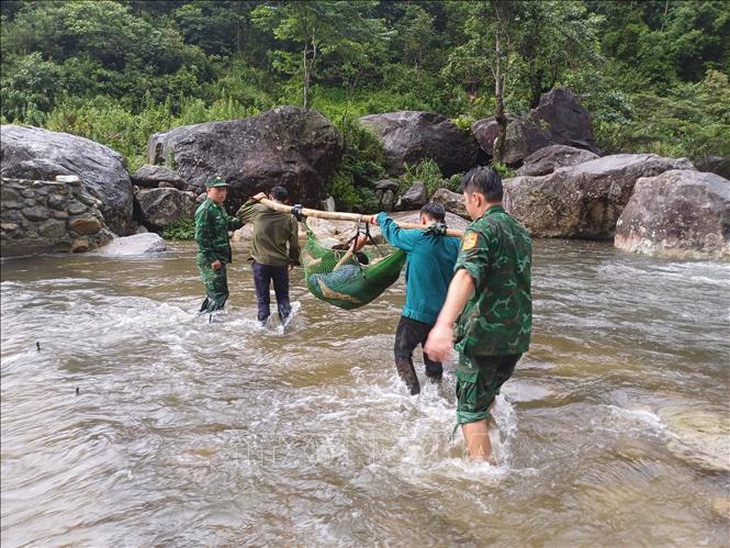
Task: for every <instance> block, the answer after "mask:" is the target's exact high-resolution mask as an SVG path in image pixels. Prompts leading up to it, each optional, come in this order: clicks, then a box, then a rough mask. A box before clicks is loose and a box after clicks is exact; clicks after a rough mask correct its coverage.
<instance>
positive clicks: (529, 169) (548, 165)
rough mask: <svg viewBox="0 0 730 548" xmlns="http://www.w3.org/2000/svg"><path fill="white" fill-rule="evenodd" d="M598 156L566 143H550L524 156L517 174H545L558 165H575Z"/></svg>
mask: <svg viewBox="0 0 730 548" xmlns="http://www.w3.org/2000/svg"><path fill="white" fill-rule="evenodd" d="M596 158H599V156H598V154H595V153H594V152H591V151H589V150H582V149H580V148H575V147H570V146H568V145H550V146H547V147H545V148H541V149H540V150H538V151H536V152H533V153H532V154H530V155H529V156H528V157H527V158H525V161H524V163H523V164H522V167H520V168H519V169H518V170H517V175H532V176H534V175H547V174H548V173H552V172H553V171H555V170H556V169H557V168H559V167H567V166H575V165H578V164H582V163H583V162H589V161H590V160H595V159H596Z"/></svg>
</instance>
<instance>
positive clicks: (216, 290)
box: [198, 260, 228, 312]
mask: <svg viewBox="0 0 730 548" xmlns="http://www.w3.org/2000/svg"><path fill="white" fill-rule="evenodd" d="M198 270H199V271H200V279H201V280H203V285H204V286H205V294H206V297H205V300H204V301H203V304H202V305H201V306H200V311H201V312H215V311H216V310H221V309H222V308H223V307H224V306H225V304H226V301H227V300H228V274H227V273H226V263H221V267H220V268H219V269H218V270H214V269H213V268H212V267H211V266H210V263H208V262H207V261H200V260H199V261H198Z"/></svg>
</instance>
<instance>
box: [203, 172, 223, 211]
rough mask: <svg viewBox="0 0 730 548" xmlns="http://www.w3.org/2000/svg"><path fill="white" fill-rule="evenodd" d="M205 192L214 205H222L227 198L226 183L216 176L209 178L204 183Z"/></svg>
mask: <svg viewBox="0 0 730 548" xmlns="http://www.w3.org/2000/svg"><path fill="white" fill-rule="evenodd" d="M205 192H206V194H207V195H208V198H210V199H211V200H213V201H214V202H215V203H217V204H222V203H223V202H225V201H226V196H228V183H226V182H225V181H224V180H223V179H221V178H220V177H218V176H215V177H211V178H210V179H208V180H207V181H205Z"/></svg>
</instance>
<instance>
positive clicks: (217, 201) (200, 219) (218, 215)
mask: <svg viewBox="0 0 730 548" xmlns="http://www.w3.org/2000/svg"><path fill="white" fill-rule="evenodd" d="M205 189H206V193H207V195H208V196H207V198H206V199H205V201H204V202H203V203H202V204H200V206H199V207H198V209H197V210H196V211H195V241H196V242H198V258H197V264H198V270H199V271H200V278H201V280H203V285H204V286H205V293H206V297H205V300H204V301H203V304H202V305H201V307H200V312H215V311H216V310H220V309H222V308H223V306H224V305H225V304H226V301H227V300H228V277H227V274H226V264H227V263H230V262H231V260H232V256H231V244H230V243H229V241H228V231H229V230H236V229H237V228H241V226H242V225H241V222H240V221H239V220H238V219H235V218H233V217H229V216H228V215H227V214H226V211H225V209H223V202H225V201H226V196H228V184H227V183H226V182H225V181H224V180H223V179H221V178H220V177H213V178H211V179H209V180H208V181H207V182H206V183H205Z"/></svg>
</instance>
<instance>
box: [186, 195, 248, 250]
mask: <svg viewBox="0 0 730 548" xmlns="http://www.w3.org/2000/svg"><path fill="white" fill-rule="evenodd" d="M241 226H242V225H241V221H239V220H238V219H236V218H235V217H230V216H229V215H227V214H226V212H225V210H224V209H223V206H222V205H219V204H217V203H215V202H214V201H213V200H211V199H210V198H206V200H205V201H204V202H203V203H202V204H200V206H198V209H197V210H196V211H195V241H196V242H198V261H199V262H201V263H203V264H205V263H207V264H211V263H214V262H215V261H216V260H218V261H221V262H223V263H230V262H231V260H232V256H231V244H230V242H229V241H228V231H229V230H236V229H237V228H241Z"/></svg>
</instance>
